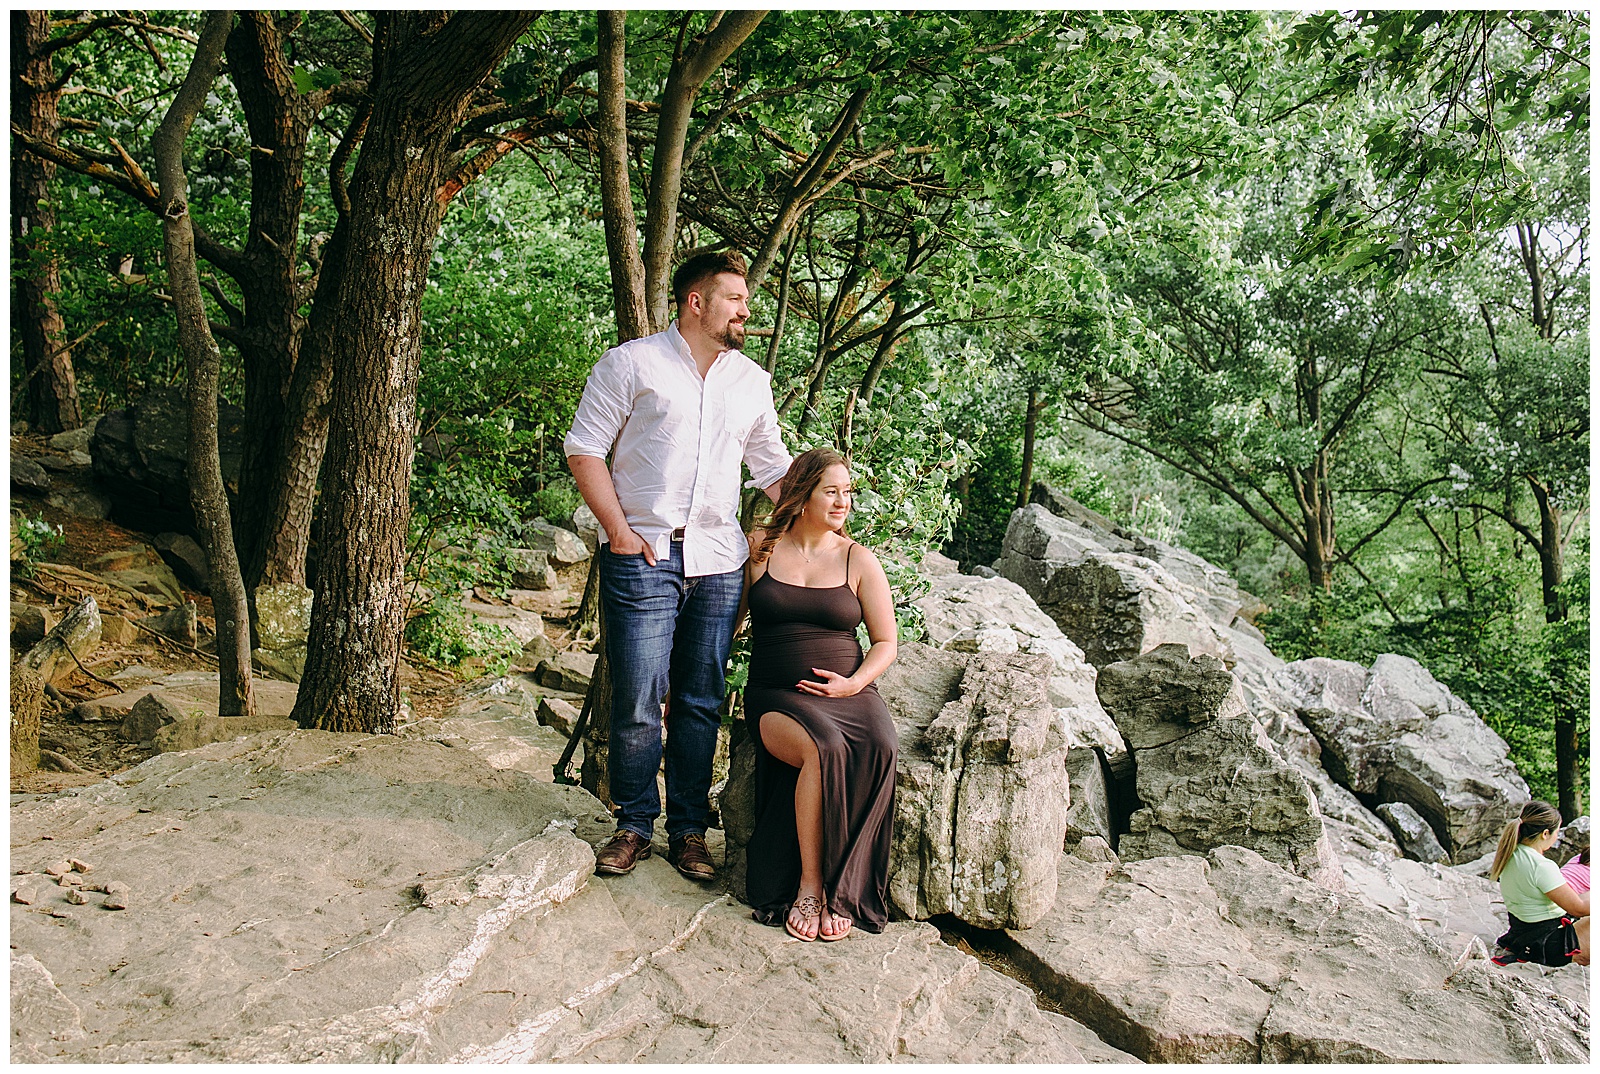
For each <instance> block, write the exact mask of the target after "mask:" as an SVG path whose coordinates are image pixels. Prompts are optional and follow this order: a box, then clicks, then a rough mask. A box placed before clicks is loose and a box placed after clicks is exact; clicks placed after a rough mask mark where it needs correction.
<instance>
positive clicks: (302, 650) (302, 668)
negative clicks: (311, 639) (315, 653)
mask: <svg viewBox="0 0 1600 1074" xmlns="http://www.w3.org/2000/svg"><path fill="white" fill-rule="evenodd" d="M250 662H251V666H253V667H254V668H255V669H256V670H257V671H259V672H261V673H262V674H263V675H271V676H272V677H273V678H275V679H279V680H281V681H283V682H299V681H300V679H301V678H302V677H303V676H304V675H305V673H306V647H305V646H304V645H291V646H289V647H288V648H287V649H252V650H251V651H250Z"/></svg>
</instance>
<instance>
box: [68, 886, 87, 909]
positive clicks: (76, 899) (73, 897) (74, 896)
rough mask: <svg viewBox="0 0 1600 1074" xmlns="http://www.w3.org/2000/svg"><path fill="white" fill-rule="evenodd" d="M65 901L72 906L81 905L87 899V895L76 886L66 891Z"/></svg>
mask: <svg viewBox="0 0 1600 1074" xmlns="http://www.w3.org/2000/svg"><path fill="white" fill-rule="evenodd" d="M67 901H68V902H70V903H71V904H72V905H74V906H82V905H83V904H84V903H86V902H88V901H89V896H87V895H85V894H84V893H83V892H81V891H79V890H78V889H77V888H73V889H72V890H71V891H69V892H67Z"/></svg>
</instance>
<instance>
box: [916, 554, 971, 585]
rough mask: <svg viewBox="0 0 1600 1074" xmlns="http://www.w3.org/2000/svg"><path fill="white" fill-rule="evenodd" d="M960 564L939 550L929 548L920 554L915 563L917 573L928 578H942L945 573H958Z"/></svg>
mask: <svg viewBox="0 0 1600 1074" xmlns="http://www.w3.org/2000/svg"><path fill="white" fill-rule="evenodd" d="M960 570H961V565H960V564H958V563H957V562H956V561H955V560H953V559H951V558H950V557H949V556H947V555H944V554H943V553H941V552H936V551H933V550H931V549H930V550H929V551H927V552H925V553H924V554H923V556H922V560H921V562H919V563H918V564H917V573H918V574H921V575H926V576H927V577H929V578H943V577H944V576H945V575H947V574H958V573H960Z"/></svg>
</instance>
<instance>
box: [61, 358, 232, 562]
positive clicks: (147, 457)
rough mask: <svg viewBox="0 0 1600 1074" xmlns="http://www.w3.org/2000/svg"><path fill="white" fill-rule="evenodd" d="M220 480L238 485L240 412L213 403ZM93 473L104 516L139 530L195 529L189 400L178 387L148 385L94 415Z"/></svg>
mask: <svg viewBox="0 0 1600 1074" xmlns="http://www.w3.org/2000/svg"><path fill="white" fill-rule="evenodd" d="M218 419H219V420H218V422H217V443H218V451H219V456H220V460H221V464H222V477H223V484H224V485H226V486H227V487H228V488H230V489H234V488H238V486H239V468H240V464H241V462H242V460H243V458H244V442H245V435H246V433H245V429H244V412H243V411H242V410H240V409H239V408H238V407H236V406H234V405H232V404H231V403H228V402H226V401H222V402H219V403H218ZM89 455H90V457H91V459H92V464H93V467H94V476H95V479H96V481H97V482H98V483H99V485H100V487H101V488H102V489H103V490H105V492H106V493H107V494H108V495H109V496H110V497H111V502H112V509H111V512H112V513H111V517H112V518H113V519H114V520H115V521H117V522H119V523H120V524H122V525H124V526H127V527H128V528H129V529H133V530H139V531H141V532H144V533H165V532H168V531H172V532H176V533H188V534H191V535H193V534H195V533H196V532H197V530H196V528H195V522H194V509H193V507H192V506H191V504H190V502H189V479H188V457H189V402H188V399H187V397H186V395H185V392H184V389H183V388H181V387H167V386H163V387H158V388H151V389H150V390H148V391H146V392H145V393H144V394H143V395H141V396H140V397H139V398H138V399H136V400H134V402H133V405H132V406H129V407H127V408H126V409H121V410H112V411H108V412H106V413H105V414H103V415H101V417H100V420H99V421H98V422H97V423H96V425H95V428H94V433H93V434H92V435H91V436H90V438H89Z"/></svg>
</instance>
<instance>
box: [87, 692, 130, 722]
mask: <svg viewBox="0 0 1600 1074" xmlns="http://www.w3.org/2000/svg"><path fill="white" fill-rule="evenodd" d="M136 700H137V697H136V696H135V695H134V694H131V693H124V694H113V695H112V696H110V697H101V698H96V699H95V700H93V701H80V702H78V704H76V705H74V706H73V707H72V718H73V719H74V720H77V721H78V722H79V723H121V722H122V721H123V720H125V719H127V718H128V713H130V712H132V711H133V705H134V702H135V701H136Z"/></svg>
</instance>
